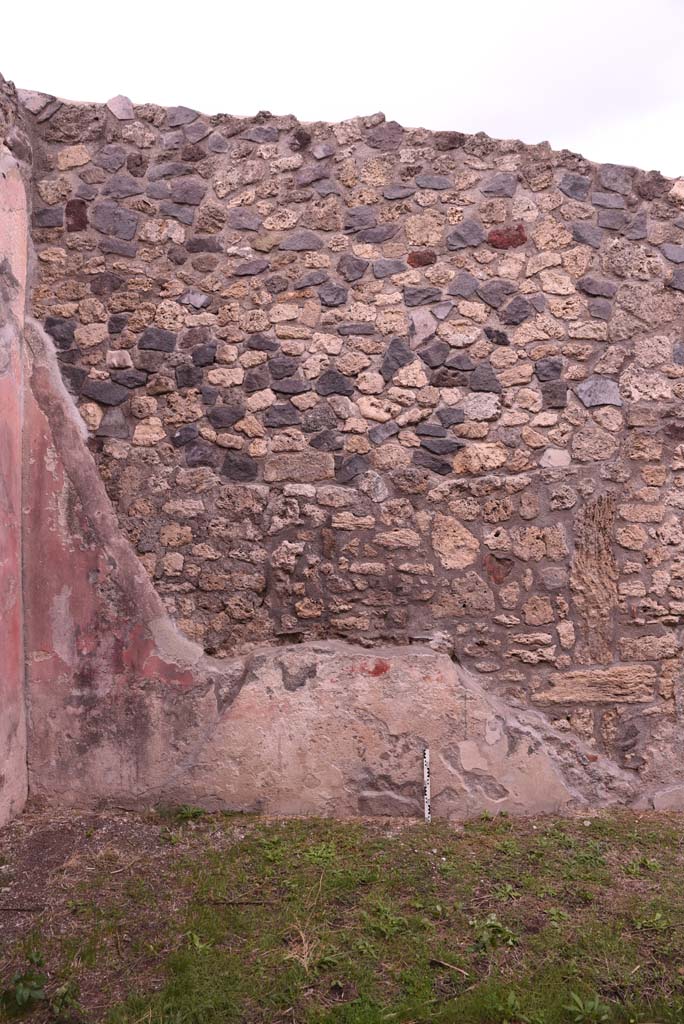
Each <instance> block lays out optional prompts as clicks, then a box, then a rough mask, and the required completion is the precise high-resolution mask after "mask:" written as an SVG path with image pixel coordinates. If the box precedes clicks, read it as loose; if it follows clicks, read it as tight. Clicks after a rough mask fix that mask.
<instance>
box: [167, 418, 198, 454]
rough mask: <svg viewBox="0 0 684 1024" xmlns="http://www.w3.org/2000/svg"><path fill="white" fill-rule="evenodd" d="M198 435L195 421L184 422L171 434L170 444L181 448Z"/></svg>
mask: <svg viewBox="0 0 684 1024" xmlns="http://www.w3.org/2000/svg"><path fill="white" fill-rule="evenodd" d="M197 435H198V427H197V424H196V423H185V424H184V425H183V426H182V427H179V428H178V430H176V431H174V433H173V434H172V435H171V444H172V445H173V447H174V448H183V447H184V445H186V444H189V443H190V442H191V441H194V440H195V438H196V437H197Z"/></svg>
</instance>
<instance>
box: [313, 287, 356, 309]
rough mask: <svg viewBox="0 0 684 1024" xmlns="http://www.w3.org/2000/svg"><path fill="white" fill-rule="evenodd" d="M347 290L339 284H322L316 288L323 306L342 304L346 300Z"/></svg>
mask: <svg viewBox="0 0 684 1024" xmlns="http://www.w3.org/2000/svg"><path fill="white" fill-rule="evenodd" d="M348 294H349V293H348V291H347V289H346V288H345V287H343V285H341V284H333V283H332V282H331V283H330V284H324V285H323V287H322V288H319V289H318V297H319V299H320V300H321V303H322V304H323V305H324V306H343V305H344V304H345V302H346V301H347V295H348Z"/></svg>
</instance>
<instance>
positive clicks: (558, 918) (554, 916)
mask: <svg viewBox="0 0 684 1024" xmlns="http://www.w3.org/2000/svg"><path fill="white" fill-rule="evenodd" d="M546 915H547V917H548V919H549V921H550V922H551V927H552V928H556V929H557V930H559V929H560V926H561V924H562V923H563V921H567V920H568V917H569V914H566V913H565V911H564V910H560V908H559V907H551V908H550V909H549V910H547V911H546Z"/></svg>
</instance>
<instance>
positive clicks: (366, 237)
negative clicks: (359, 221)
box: [358, 224, 399, 245]
mask: <svg viewBox="0 0 684 1024" xmlns="http://www.w3.org/2000/svg"><path fill="white" fill-rule="evenodd" d="M398 230H399V228H398V227H397V225H396V224H378V225H377V227H374V228H364V229H363V231H359V236H358V237H359V241H360V242H371V243H372V244H373V245H380V244H381V243H382V242H388V241H389V240H390V238H394V236H395V235H396V233H397V231H398Z"/></svg>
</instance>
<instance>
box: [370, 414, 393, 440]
mask: <svg viewBox="0 0 684 1024" xmlns="http://www.w3.org/2000/svg"><path fill="white" fill-rule="evenodd" d="M398 433H399V427H398V426H397V424H396V423H393V422H392V420H388V421H387V423H378V425H377V427H371V429H370V430H369V431H368V438H369V440H370V441H371V443H372V444H383V442H384V441H387V440H388V439H389V438H390V437H394V435H395V434H398Z"/></svg>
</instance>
